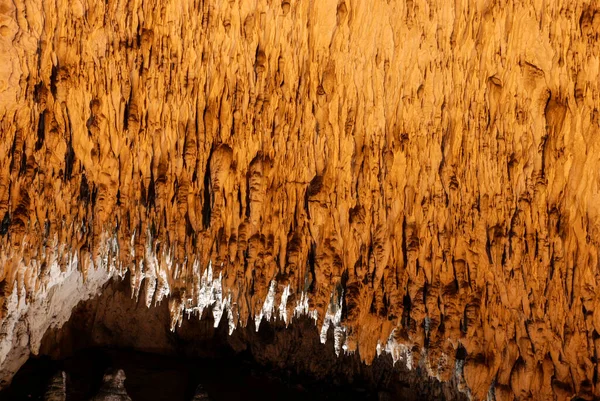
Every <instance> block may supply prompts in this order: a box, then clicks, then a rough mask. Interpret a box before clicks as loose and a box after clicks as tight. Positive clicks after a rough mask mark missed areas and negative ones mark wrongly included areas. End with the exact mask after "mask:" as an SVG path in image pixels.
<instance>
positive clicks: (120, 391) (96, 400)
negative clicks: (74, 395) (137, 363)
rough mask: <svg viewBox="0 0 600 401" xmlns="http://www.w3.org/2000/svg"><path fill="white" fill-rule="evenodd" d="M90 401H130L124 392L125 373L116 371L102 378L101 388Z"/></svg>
mask: <svg viewBox="0 0 600 401" xmlns="http://www.w3.org/2000/svg"><path fill="white" fill-rule="evenodd" d="M90 401H131V398H129V396H128V395H127V390H125V372H124V371H123V370H122V369H117V370H115V371H114V372H107V373H106V374H105V375H104V377H103V378H102V387H101V388H100V391H98V394H96V395H95V396H94V397H92V399H91V400H90Z"/></svg>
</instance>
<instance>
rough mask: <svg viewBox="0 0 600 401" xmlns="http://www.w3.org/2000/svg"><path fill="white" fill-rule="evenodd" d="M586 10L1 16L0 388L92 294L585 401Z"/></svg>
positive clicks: (75, 6) (194, 2)
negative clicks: (300, 324) (292, 328)
mask: <svg viewBox="0 0 600 401" xmlns="http://www.w3.org/2000/svg"><path fill="white" fill-rule="evenodd" d="M599 33H600V3H598V2H597V1H579V0H552V1H548V0H546V1H544V0H522V1H521V0H508V1H493V0H478V1H470V0H455V1H446V0H429V1H425V0H405V1H401V0H387V1H383V0H373V1H362V0H319V1H308V0H298V1H288V0H283V1H274V0H257V1H242V0H230V1H216V0H205V1H201V0H131V1H125V0H106V1H101V0H70V1H66V0H54V1H49V0H39V1H29V0H0V55H1V57H0V236H1V237H0V282H1V286H0V287H1V288H0V305H1V306H2V307H1V309H0V322H1V323H0V370H1V372H2V378H3V380H5V381H8V380H10V377H11V375H12V374H13V373H14V372H15V371H16V369H18V367H19V366H20V364H22V363H23V361H24V360H25V359H26V358H27V356H28V355H29V353H30V352H33V353H36V352H37V349H38V348H39V342H40V338H41V337H42V335H43V333H44V332H45V331H46V330H47V329H48V328H49V327H54V326H58V325H60V324H62V322H64V321H65V320H66V319H68V316H69V313H70V310H71V309H72V308H73V306H74V305H75V304H76V303H77V302H79V301H80V300H83V299H86V298H89V297H90V296H92V295H94V294H96V293H97V292H98V291H100V289H101V288H102V286H103V285H104V284H105V283H106V282H107V281H109V280H110V279H111V278H113V277H115V276H118V275H121V276H123V275H124V274H125V272H126V271H129V273H130V274H131V283H132V284H131V285H132V288H133V290H134V291H133V292H134V294H135V296H138V297H140V298H141V299H143V300H145V302H146V303H147V304H148V305H152V304H155V303H157V302H161V301H163V302H169V305H170V310H171V317H172V326H173V328H174V329H176V326H177V325H178V324H180V323H181V321H182V319H183V318H184V317H185V316H191V315H194V314H195V315H198V314H200V313H201V312H202V311H203V310H204V309H206V308H212V313H213V315H214V316H215V321H216V322H217V324H218V321H219V320H220V319H227V321H228V323H229V325H230V328H231V330H234V329H235V327H238V326H240V325H241V326H245V325H247V324H249V323H250V322H251V321H252V320H254V319H256V323H255V324H257V325H258V324H260V321H261V320H262V319H275V318H277V319H283V320H285V321H286V322H292V321H293V319H294V317H295V316H297V315H298V314H309V315H310V316H312V317H313V318H314V319H315V323H316V324H317V325H318V327H319V328H323V331H324V333H325V337H324V338H326V335H327V330H331V329H332V330H334V332H335V336H334V337H335V343H336V344H335V347H336V349H337V350H338V352H359V353H360V356H361V358H362V359H364V360H365V361H366V362H370V361H372V360H373V358H375V357H376V355H377V353H378V352H390V353H392V354H393V356H394V359H395V360H398V361H399V362H398V363H406V364H410V366H421V367H423V368H424V369H426V370H427V372H428V373H429V374H430V375H431V376H435V377H437V378H438V379H439V380H442V381H447V380H449V379H450V378H451V377H456V376H458V377H460V380H459V381H460V383H461V384H460V386H459V387H460V388H459V389H460V390H461V391H464V392H466V393H467V394H468V395H469V397H471V398H472V399H475V400H481V399H486V398H487V399H497V400H510V399H540V400H548V399H570V398H571V397H573V396H577V397H580V398H582V399H592V398H594V397H600V387H599V385H598V364H597V358H598V353H599V352H600V350H599V348H600V334H599V333H600V294H599V292H598V283H599V281H600V278H599V276H598V274H599V271H600V264H599V259H598V250H599V240H600V216H599V213H600V188H599V187H600V141H599V140H598V138H599V135H600V128H599V127H600V126H599V124H600V114H599V110H598V107H599V105H600V87H599V81H598V70H599V66H600V58H599V52H600V46H599V44H600V42H599Z"/></svg>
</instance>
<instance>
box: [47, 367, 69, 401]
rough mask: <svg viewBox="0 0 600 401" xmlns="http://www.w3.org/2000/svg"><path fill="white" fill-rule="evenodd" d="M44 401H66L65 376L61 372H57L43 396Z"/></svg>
mask: <svg viewBox="0 0 600 401" xmlns="http://www.w3.org/2000/svg"><path fill="white" fill-rule="evenodd" d="M44 401H67V374H66V373H65V372H63V371H60V372H57V373H56V374H55V375H54V376H52V379H51V380H50V383H49V384H48V390H47V391H46V394H44Z"/></svg>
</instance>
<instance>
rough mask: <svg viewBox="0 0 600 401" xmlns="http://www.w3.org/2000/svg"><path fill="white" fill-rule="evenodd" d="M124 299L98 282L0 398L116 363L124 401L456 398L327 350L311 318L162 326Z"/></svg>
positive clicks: (90, 387) (154, 310)
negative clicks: (202, 392) (200, 389)
mask: <svg viewBox="0 0 600 401" xmlns="http://www.w3.org/2000/svg"><path fill="white" fill-rule="evenodd" d="M143 299H145V294H144V293H143V291H142V293H141V294H140V297H139V301H136V300H135V299H134V298H132V297H131V287H130V285H129V279H128V278H126V279H125V280H114V281H112V282H111V283H109V284H107V285H106V287H105V288H104V289H103V291H102V294H101V295H99V296H98V297H96V298H94V299H91V300H88V301H85V302H82V303H80V304H79V305H78V306H77V308H75V310H73V312H72V315H71V318H70V320H69V321H68V322H67V323H65V325H64V326H63V327H61V328H54V329H51V330H49V331H48V332H47V333H46V334H45V336H44V339H43V341H42V346H41V349H40V355H39V356H38V357H32V358H30V359H29V361H28V362H27V363H26V364H25V365H24V366H23V367H22V368H21V370H20V371H19V372H18V373H17V375H16V376H15V377H14V379H13V383H12V385H11V386H10V387H9V388H8V389H7V390H5V391H3V392H0V401H1V400H11V401H19V400H42V399H43V394H44V392H45V389H46V387H47V385H48V382H49V380H50V378H51V376H52V375H53V374H55V373H56V372H57V371H59V370H64V371H65V372H66V373H67V374H68V381H67V391H68V393H67V394H68V397H67V400H69V401H77V400H87V399H89V398H90V397H91V396H93V395H94V394H95V392H96V391H98V388H99V386H100V384H101V380H102V375H103V373H104V372H105V371H106V369H107V368H120V369H123V370H124V371H125V374H126V376H127V378H126V380H125V387H126V389H127V392H128V393H129V395H130V396H131V398H132V400H133V401H159V400H161V401H162V400H169V401H178V400H181V401H189V400H191V399H192V397H193V393H194V389H195V388H196V387H197V386H198V384H202V385H203V386H204V388H205V389H206V391H207V392H208V394H209V395H210V397H211V399H212V400H215V401H219V400H223V401H233V400H261V401H267V400H287V401H295V400H342V399H343V400H381V401H383V400H406V401H411V400H459V399H466V397H464V395H463V394H460V393H458V391H457V390H456V383H454V382H449V383H440V382H438V381H437V380H435V379H432V378H429V377H428V375H427V373H426V372H425V370H424V369H422V368H421V367H417V368H414V369H412V370H408V369H407V368H406V367H405V366H403V364H402V363H397V364H396V365H395V366H394V365H393V363H392V359H391V357H390V356H389V355H382V356H381V357H379V358H376V359H375V361H374V362H373V364H371V365H369V366H367V365H365V364H363V363H362V362H361V361H360V357H359V355H358V354H352V355H340V356H339V357H338V356H336V355H335V352H334V349H333V343H334V341H333V333H332V330H330V331H329V334H328V337H329V339H328V341H327V343H326V344H321V343H320V337H319V330H318V328H317V327H316V326H315V323H314V321H313V320H312V319H310V318H306V317H301V318H297V319H294V321H293V323H292V324H290V325H289V326H288V327H286V326H285V324H284V323H283V322H282V321H280V320H276V321H274V322H271V323H268V322H264V321H263V322H262V323H261V325H260V329H259V330H258V331H256V330H255V327H254V322H253V321H252V320H251V321H250V322H248V326H247V327H245V328H244V327H238V328H237V329H236V330H235V331H234V332H233V334H232V335H228V328H227V322H226V319H222V320H221V322H220V325H219V326H218V327H217V328H214V327H213V326H214V320H213V318H212V312H211V311H209V310H205V311H204V314H203V316H202V319H199V317H198V316H193V315H192V316H190V317H189V318H186V319H184V321H183V323H182V325H181V327H178V328H177V329H176V330H175V332H171V330H170V316H169V308H168V304H167V303H166V302H163V303H162V304H159V305H156V306H153V307H150V308H148V307H146V306H145V304H144V303H143V301H142V300H143Z"/></svg>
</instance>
